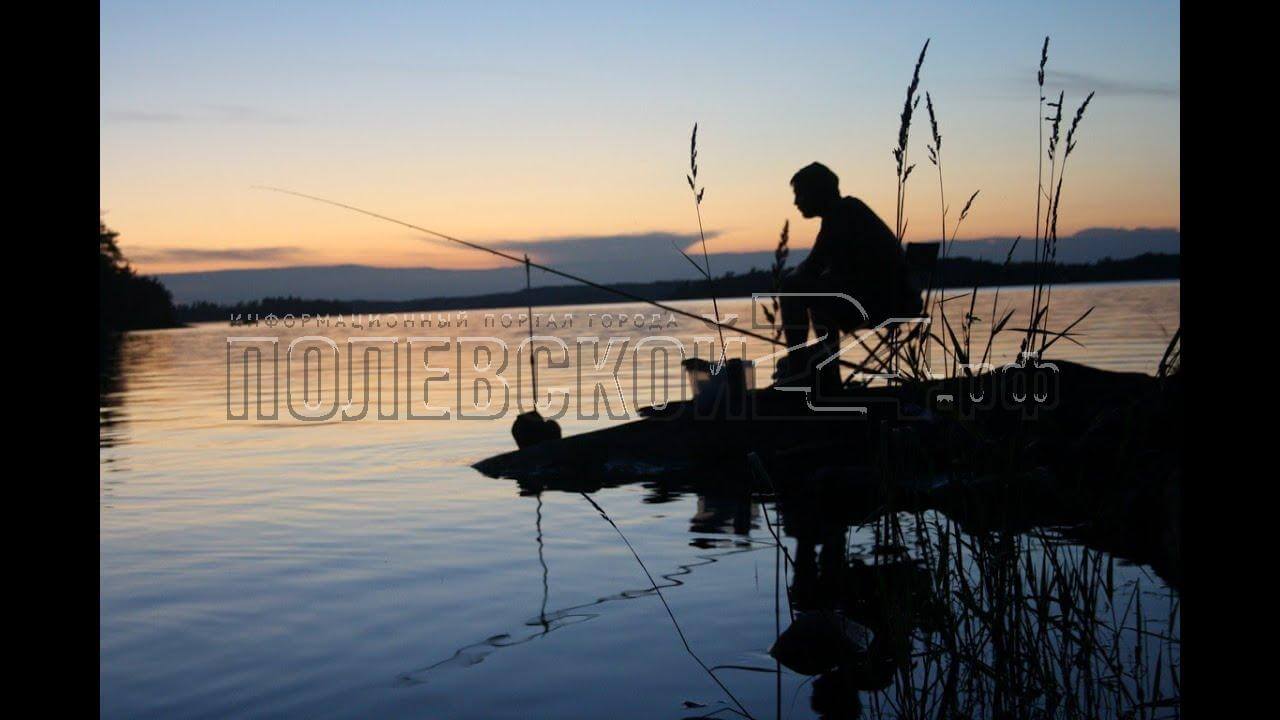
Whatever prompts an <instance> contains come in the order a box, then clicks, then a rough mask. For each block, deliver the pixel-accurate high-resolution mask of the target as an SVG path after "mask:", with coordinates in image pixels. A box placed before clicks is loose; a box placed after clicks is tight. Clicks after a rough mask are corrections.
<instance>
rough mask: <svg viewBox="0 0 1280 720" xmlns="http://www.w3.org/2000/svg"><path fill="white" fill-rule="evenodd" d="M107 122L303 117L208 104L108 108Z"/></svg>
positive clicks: (267, 121) (271, 121) (281, 121)
mask: <svg viewBox="0 0 1280 720" xmlns="http://www.w3.org/2000/svg"><path fill="white" fill-rule="evenodd" d="M103 117H104V118H105V119H106V121H107V122H110V123H116V124H122V125H139V124H141V125H185V124H199V123H204V124H218V125H295V124H297V123H299V122H301V118H299V117H297V116H295V115H287V114H283V113H277V112H275V111H272V110H265V109H262V108H256V107H253V106H250V105H234V104H205V105H201V106H199V107H198V108H196V109H194V110H190V111H186V112H173V111H156V110H139V109H124V110H107V111H106V112H105V113H103Z"/></svg>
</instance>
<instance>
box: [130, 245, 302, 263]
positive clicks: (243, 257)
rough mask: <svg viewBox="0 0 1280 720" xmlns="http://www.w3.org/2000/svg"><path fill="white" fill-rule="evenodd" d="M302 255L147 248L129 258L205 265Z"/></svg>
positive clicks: (288, 250)
mask: <svg viewBox="0 0 1280 720" xmlns="http://www.w3.org/2000/svg"><path fill="white" fill-rule="evenodd" d="M301 253H302V248H299V247H292V246H288V247H260V248H223V249H218V250H202V249H196V248H148V249H145V250H134V251H132V252H130V253H129V258H130V259H131V260H133V261H135V262H147V263H173V264H186V263H205V262H262V261H267V260H273V261H274V260H289V259H292V258H296V257H298V256H299V255H300V254H301Z"/></svg>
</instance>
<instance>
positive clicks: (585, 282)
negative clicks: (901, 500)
mask: <svg viewBox="0 0 1280 720" xmlns="http://www.w3.org/2000/svg"><path fill="white" fill-rule="evenodd" d="M253 187H254V188H255V189H258V190H269V191H271V192H278V193H283V194H285V195H293V196H294V197H300V198H303V199H306V200H312V201H314V202H319V203H324V204H326V205H332V206H334V207H339V208H342V209H344V210H350V211H352V212H357V213H360V214H361V215H367V216H369V217H371V218H376V219H378V220H382V221H385V222H389V223H394V224H396V225H400V226H402V227H407V228H409V229H410V230H417V231H418V232H420V233H426V234H427V235H430V236H432V237H435V238H439V239H441V240H448V241H449V242H453V243H457V244H459V245H462V246H464V247H469V248H471V249H473V250H480V251H481V252H487V253H489V254H490V255H496V256H497V257H500V258H503V259H506V260H510V261H511V262H513V263H516V264H517V265H524V266H525V267H526V268H529V267H536V268H538V269H539V270H541V271H543V272H547V273H551V274H552V275H558V276H560V277H562V278H565V279H567V280H572V281H574V282H576V283H581V284H583V285H586V286H588V287H593V288H595V289H597V290H603V291H605V292H608V293H613V294H614V295H617V296H619V297H623V298H626V299H628V300H632V301H634V302H639V303H645V304H647V305H652V306H654V307H656V308H659V309H661V310H666V311H667V312H669V313H672V314H674V315H680V316H682V317H686V318H690V319H692V320H698V321H701V322H705V323H707V324H708V325H712V326H715V327H718V328H721V329H724V330H730V331H733V332H736V333H739V334H742V335H746V336H747V337H752V338H755V339H757V340H763V341H765V342H767V343H770V344H772V345H782V346H786V342H784V341H783V340H781V339H778V338H773V337H769V336H768V335H763V334H761V333H758V332H753V331H751V330H747V329H745V328H740V327H737V326H735V325H729V324H727V323H722V322H720V321H719V320H712V319H711V318H708V317H704V316H702V315H698V314H696V313H691V312H689V311H687V310H681V309H680V308H678V307H674V306H672V305H667V304H666V303H662V302H659V301H657V300H651V299H649V298H646V297H642V296H640V295H636V294H635V293H630V292H627V291H626V290H622V289H620V288H616V287H610V286H608V285H603V284H601V283H598V282H595V281H594V280H588V279H587V278H584V277H580V276H578V275H574V274H573V273H568V272H565V271H563V270H557V269H556V268H553V267H551V266H549V265H543V264H541V263H536V262H533V261H531V260H529V258H528V256H525V257H523V258H522V257H518V256H516V255H512V254H510V253H505V252H502V251H501V250H495V249H494V248H491V247H485V246H484V245H480V244H478V243H473V242H471V241H469V240H463V239H461V238H456V237H453V236H452V235H445V234H444V233H441V232H436V231H435V230H431V229H429V228H424V227H422V226H420V225H414V224H413V223H408V222H405V221H403V220H397V219H395V218H393V217H387V216H386V215H382V214H380V213H376V212H373V211H372V210H365V209H364V208H358V207H356V206H354V205H348V204H346V203H342V202H338V201H337V200H330V199H328V198H323V197H319V196H317V195H308V194H306V193H301V192H298V191H296V190H289V189H287V188H281V187H273V186H271V185H254V186H253ZM530 322H533V320H532V318H530ZM839 362H840V364H841V365H843V366H845V367H851V368H855V369H864V368H862V366H860V365H858V364H857V363H853V362H850V361H848V360H844V359H841V360H840V361H839Z"/></svg>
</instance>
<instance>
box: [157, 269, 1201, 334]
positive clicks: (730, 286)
mask: <svg viewBox="0 0 1280 720" xmlns="http://www.w3.org/2000/svg"><path fill="white" fill-rule="evenodd" d="M1037 272H1041V273H1043V272H1044V270H1043V268H1042V266H1041V264H1040V263H1036V262H1018V263H1008V264H1007V265H1006V264H1002V263H995V262H990V261H987V260H974V259H971V258H946V259H943V260H940V261H939V262H938V266H937V270H936V273H937V275H936V278H937V279H936V280H935V287H939V288H973V287H995V286H999V285H1004V286H1006V287H1007V286H1009V285H1032V284H1034V283H1035V282H1036V281H1037V280H1038V279H1042V278H1037ZM1052 272H1053V273H1054V280H1055V281H1056V282H1057V283H1060V284H1066V283H1086V282H1120V281H1127V280H1166V279H1173V278H1177V277H1179V275H1180V259H1179V256H1178V255H1157V254H1153V253H1148V254H1145V255H1139V256H1138V257H1134V258H1128V259H1125V260H1112V259H1110V258H1107V259H1104V260H1100V261H1098V262H1096V263H1081V264H1076V265H1064V264H1059V265H1055V266H1054V267H1053V269H1052ZM774 282H775V279H774V275H773V271H771V270H752V271H750V272H747V273H743V274H741V275H735V274H728V275H724V276H722V277H718V278H716V280H715V287H716V292H717V294H719V295H720V296H722V297H743V296H747V295H750V294H751V293H755V292H772V291H773V287H774ZM615 287H617V288H619V289H621V290H625V291H627V292H629V293H632V294H635V295H640V296H643V297H647V298H650V299H653V300H690V299H697V298H704V297H707V283H706V280H704V279H689V280H663V281H658V282H651V283H624V284H618V285H616V286H615ZM617 300H618V298H617V296H616V295H613V294H611V293H608V292H605V291H603V290H597V289H595V288H590V287H584V286H580V285H562V286H554V287H536V288H534V289H533V290H532V291H527V290H523V289H520V290H513V291H512V292H509V293H492V294H488V295H471V296H467V297H444V298H442V297H435V298H433V297H423V298H419V299H415V300H394V301H391V300H386V301H380V300H313V299H304V298H297V297H267V298H263V299H262V300H253V301H249V302H242V303H235V304H220V303H211V302H196V303H190V304H185V305H179V306H178V307H177V317H178V318H179V319H181V320H182V321H184V322H208V321H214V320H229V319H230V318H231V317H233V316H236V315H244V316H246V317H248V316H252V315H255V314H256V315H258V316H266V315H268V314H271V313H274V314H275V315H277V316H282V315H286V314H289V313H292V314H294V315H301V314H303V313H306V314H308V315H324V314H329V315H338V314H352V313H384V312H410V311H417V310H432V311H434V310H460V309H483V308H493V307H514V306H520V305H525V304H529V303H530V301H532V304H533V305H535V306H547V305H585V304H591V303H605V302H616V301H617Z"/></svg>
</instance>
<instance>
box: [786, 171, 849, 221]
mask: <svg viewBox="0 0 1280 720" xmlns="http://www.w3.org/2000/svg"><path fill="white" fill-rule="evenodd" d="M791 188H792V189H793V190H795V193H796V207H797V208H799V210H800V214H801V215H803V216H805V217H807V218H811V217H821V216H822V215H825V214H826V213H827V210H828V209H830V208H831V207H832V206H833V205H835V204H836V203H837V202H839V200H840V178H837V177H836V174H835V173H833V172H831V168H829V167H827V166H826V165H823V164H822V163H816V162H815V163H809V164H808V165H805V166H804V167H802V168H800V171H799V172H797V173H796V174H795V175H792V176H791Z"/></svg>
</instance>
